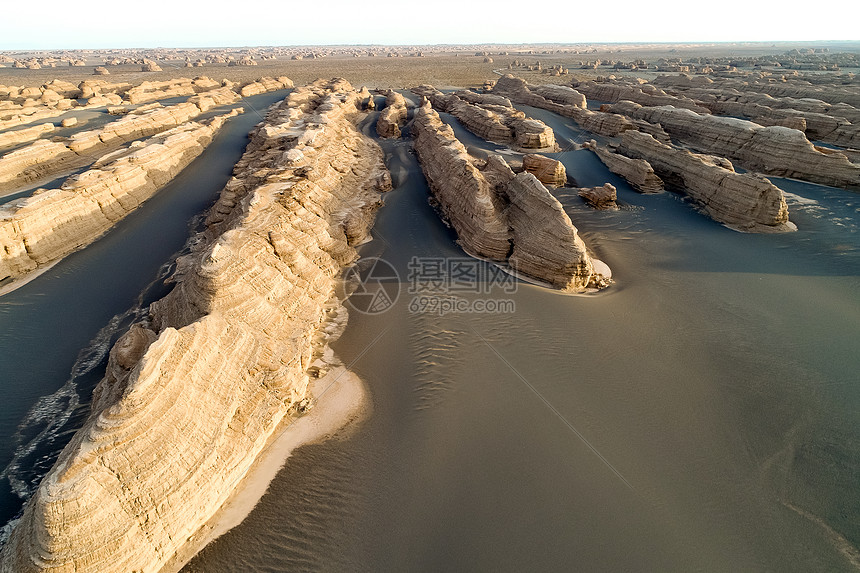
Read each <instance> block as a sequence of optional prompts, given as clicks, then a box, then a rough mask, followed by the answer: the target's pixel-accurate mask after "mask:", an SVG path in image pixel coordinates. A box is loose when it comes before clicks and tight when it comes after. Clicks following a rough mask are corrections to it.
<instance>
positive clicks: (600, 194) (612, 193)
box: [579, 183, 618, 210]
mask: <svg viewBox="0 0 860 573" xmlns="http://www.w3.org/2000/svg"><path fill="white" fill-rule="evenodd" d="M579 196H580V197H582V198H583V199H585V202H586V203H588V204H589V205H591V206H592V207H594V208H595V209H600V210H606V209H617V208H618V205H616V203H615V201H616V200H617V199H618V193H617V191H616V189H615V186H614V185H612V184H610V183H606V184H604V185H603V186H602V187H586V188H583V189H580V190H579Z"/></svg>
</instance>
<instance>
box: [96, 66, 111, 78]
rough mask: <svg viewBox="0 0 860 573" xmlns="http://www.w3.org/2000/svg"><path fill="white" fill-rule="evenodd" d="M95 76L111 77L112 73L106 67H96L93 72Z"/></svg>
mask: <svg viewBox="0 0 860 573" xmlns="http://www.w3.org/2000/svg"><path fill="white" fill-rule="evenodd" d="M93 75H94V76H109V75H110V71H108V69H107V68H106V67H104V66H96V68H95V69H94V70H93Z"/></svg>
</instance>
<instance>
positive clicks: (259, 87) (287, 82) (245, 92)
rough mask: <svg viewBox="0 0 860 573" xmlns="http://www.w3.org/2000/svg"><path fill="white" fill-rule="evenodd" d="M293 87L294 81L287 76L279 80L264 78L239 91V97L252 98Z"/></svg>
mask: <svg viewBox="0 0 860 573" xmlns="http://www.w3.org/2000/svg"><path fill="white" fill-rule="evenodd" d="M291 87H293V81H292V80H291V79H290V78H288V77H286V76H281V77H278V78H277V79H275V78H267V77H263V78H260V79H259V80H257V81H256V82H252V83H250V84H248V85H246V86H243V87H242V89H240V90H239V95H241V96H242V97H251V96H255V95H258V94H262V93H267V92H273V91H277V90H284V89H288V88H291Z"/></svg>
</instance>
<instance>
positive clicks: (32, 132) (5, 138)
mask: <svg viewBox="0 0 860 573" xmlns="http://www.w3.org/2000/svg"><path fill="white" fill-rule="evenodd" d="M52 131H54V124H53V123H43V124H41V125H34V126H32V127H25V128H24V129H16V130H15V131H4V132H2V133H0V147H9V146H10V145H17V144H19V143H25V142H27V141H33V140H34V139H39V138H40V137H42V136H43V135H45V134H46V133H50V132H52Z"/></svg>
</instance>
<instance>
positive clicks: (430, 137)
mask: <svg viewBox="0 0 860 573" xmlns="http://www.w3.org/2000/svg"><path fill="white" fill-rule="evenodd" d="M412 135H413V138H414V144H415V151H416V153H417V154H418V159H419V160H420V162H421V168H422V170H423V171H424V175H425V176H426V178H427V181H428V183H429V185H430V189H431V192H432V194H433V197H434V200H435V204H436V206H437V207H438V209H439V210H440V212H441V214H442V216H443V218H444V219H445V220H446V221H447V222H448V223H449V224H450V225H451V226H452V227H453V228H454V230H455V231H456V232H457V236H458V240H459V243H460V245H461V246H462V247H463V250H465V251H466V252H467V253H469V254H470V255H473V256H477V257H481V258H486V259H490V260H491V261H494V262H496V263H499V264H502V265H507V266H508V267H509V268H511V269H512V270H513V271H515V272H516V273H518V274H521V275H524V276H527V277H531V278H533V279H537V280H539V281H541V282H543V283H545V284H549V285H551V286H552V287H553V288H556V289H559V290H562V291H566V292H581V291H584V290H586V289H588V288H594V287H599V286H605V285H606V284H608V281H607V278H608V277H603V276H602V275H600V274H599V273H597V272H595V270H594V264H593V262H592V260H591V257H590V256H589V254H588V252H587V249H586V247H585V243H583V241H582V238H581V237H579V234H578V233H577V230H576V227H574V226H573V224H572V223H571V221H570V218H569V217H568V216H567V214H566V213H565V212H564V209H563V208H562V206H561V204H560V203H559V202H558V200H557V199H556V198H555V197H553V196H552V195H551V194H550V193H549V191H548V190H547V189H546V187H544V186H543V185H542V184H541V182H540V181H538V180H537V178H536V177H535V176H534V175H532V174H531V173H528V172H523V173H520V174H516V175H515V174H514V172H513V171H512V170H511V168H510V167H509V166H508V164H507V163H505V161H504V160H503V159H502V158H501V156H498V155H491V156H490V157H489V158H488V159H487V160H486V161H482V160H478V159H475V158H473V157H471V156H470V155H469V154H468V152H467V151H466V148H465V147H464V146H463V144H462V143H461V142H460V141H459V140H458V139H457V138H456V137H455V135H454V131H453V130H452V129H451V127H450V126H449V125H447V124H445V123H443V122H442V120H441V119H440V118H439V114H438V113H437V112H436V111H435V110H434V109H433V108H432V106H431V104H430V102H429V101H428V102H425V103H424V105H422V106H421V108H419V109H418V110H417V111H416V112H415V119H414V122H413V125H412Z"/></svg>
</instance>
